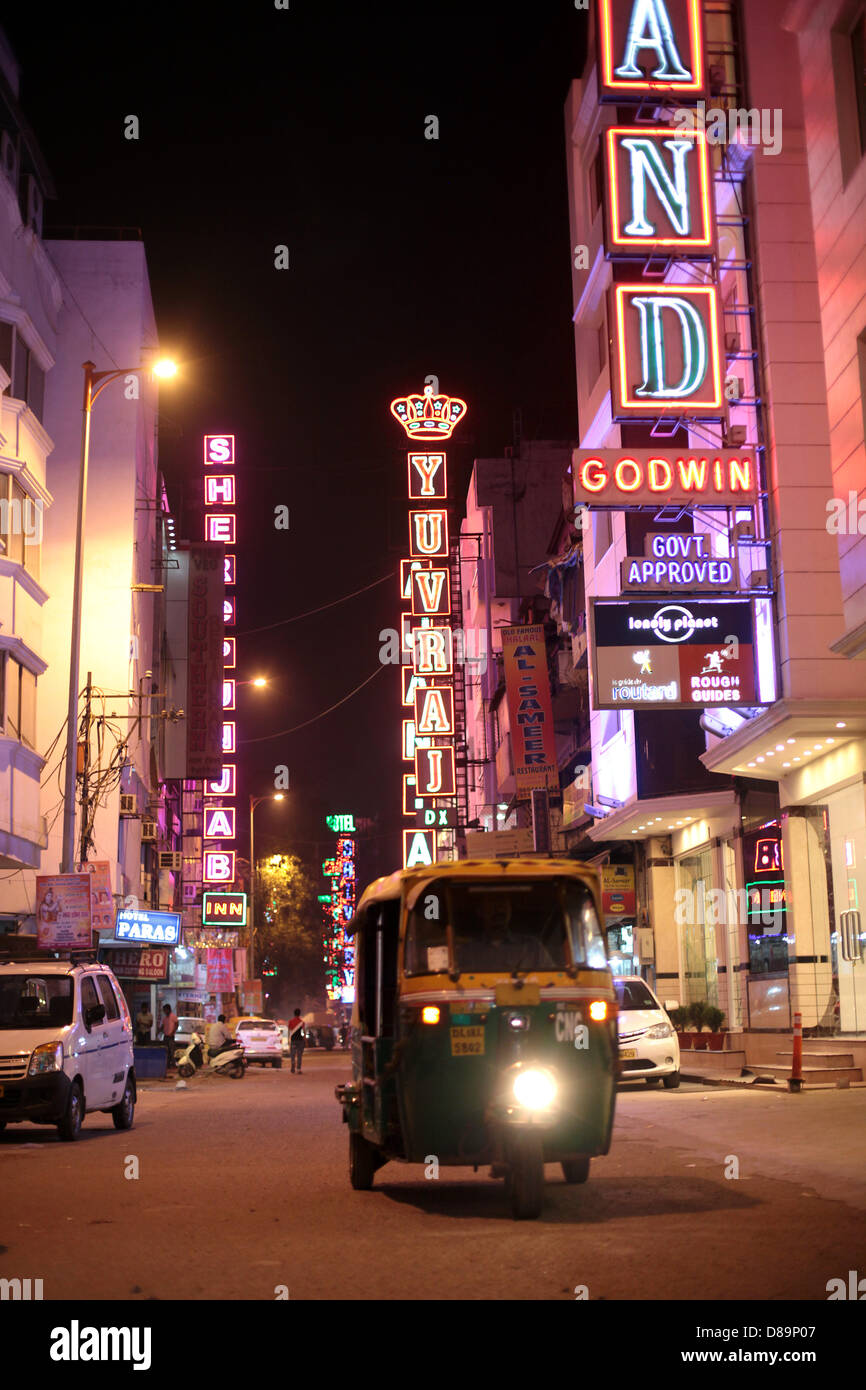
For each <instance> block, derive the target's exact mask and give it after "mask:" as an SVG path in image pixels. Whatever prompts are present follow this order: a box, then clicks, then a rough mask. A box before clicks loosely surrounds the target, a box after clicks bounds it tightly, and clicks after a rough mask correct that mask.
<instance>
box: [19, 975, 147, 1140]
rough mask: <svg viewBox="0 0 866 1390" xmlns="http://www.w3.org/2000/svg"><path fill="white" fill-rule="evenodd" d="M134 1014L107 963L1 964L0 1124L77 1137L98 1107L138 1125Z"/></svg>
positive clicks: (123, 1125) (117, 1121)
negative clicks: (28, 1124) (45, 1127)
mask: <svg viewBox="0 0 866 1390" xmlns="http://www.w3.org/2000/svg"><path fill="white" fill-rule="evenodd" d="M135 1100H136V1087H135V1069H134V1062H133V1050H132V1019H131V1018H130V1015H129V1009H128V1008H127V1004H126V1000H125V999H124V997H123V993H122V991H121V988H120V986H119V985H118V983H117V981H116V980H115V978H114V975H113V974H112V972H111V970H109V968H108V966H107V965H97V964H96V963H95V962H94V963H89V964H87V965H73V964H72V963H71V962H70V961H62V960H54V959H53V958H50V959H47V960H29V959H28V960H11V961H4V962H3V963H2V964H0V1129H5V1127H6V1125H7V1124H20V1123H21V1122H22V1121H25V1120H29V1121H31V1122H32V1123H33V1124H39V1125H56V1126H57V1129H58V1131H59V1133H60V1137H61V1139H77V1138H78V1136H79V1134H80V1133H81V1122H82V1120H83V1119H84V1116H85V1115H86V1114H87V1113H88V1111H91V1110H102V1111H104V1112H105V1114H107V1115H110V1116H111V1118H112V1119H113V1120H114V1125H115V1128H116V1129H131V1128H132V1122H133V1116H134V1113H135Z"/></svg>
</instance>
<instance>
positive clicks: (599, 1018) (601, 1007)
mask: <svg viewBox="0 0 866 1390" xmlns="http://www.w3.org/2000/svg"><path fill="white" fill-rule="evenodd" d="M589 1016H590V1018H591V1019H592V1020H593V1022H595V1023H604V1020H605V1019H606V1018H607V1004H606V1003H605V1001H604V999H593V1001H592V1003H591V1004H590V1006H589Z"/></svg>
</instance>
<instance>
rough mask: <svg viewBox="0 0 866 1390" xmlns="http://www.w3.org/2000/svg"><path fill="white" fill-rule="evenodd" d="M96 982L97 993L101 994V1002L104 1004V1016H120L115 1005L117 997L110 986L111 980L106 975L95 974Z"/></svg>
mask: <svg viewBox="0 0 866 1390" xmlns="http://www.w3.org/2000/svg"><path fill="white" fill-rule="evenodd" d="M96 983H97V986H98V987H99V993H100V994H101V995H102V1002H103V1004H104V1005H105V1017H106V1018H120V1010H119V1009H118V1007H117V999H116V997H115V993H114V990H113V989H112V988H111V981H110V980H109V978H108V976H107V975H97V977H96Z"/></svg>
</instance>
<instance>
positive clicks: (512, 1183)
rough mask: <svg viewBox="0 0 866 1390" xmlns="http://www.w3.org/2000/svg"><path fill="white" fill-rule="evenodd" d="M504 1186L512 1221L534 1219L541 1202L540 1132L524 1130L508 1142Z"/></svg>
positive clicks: (542, 1188) (542, 1195) (542, 1177)
mask: <svg viewBox="0 0 866 1390" xmlns="http://www.w3.org/2000/svg"><path fill="white" fill-rule="evenodd" d="M507 1159H508V1173H507V1175H506V1178H505V1190H506V1192H507V1193H508V1197H509V1200H510V1202H511V1215H512V1216H513V1218H514V1220H515V1221H534V1220H535V1219H536V1218H537V1217H539V1216H540V1215H541V1208H542V1206H543V1205H544V1146H543V1143H542V1139H541V1135H540V1134H535V1133H533V1132H532V1130H526V1131H524V1132H523V1133H518V1134H515V1135H513V1136H512V1138H511V1140H510V1142H509V1145H508V1154H507Z"/></svg>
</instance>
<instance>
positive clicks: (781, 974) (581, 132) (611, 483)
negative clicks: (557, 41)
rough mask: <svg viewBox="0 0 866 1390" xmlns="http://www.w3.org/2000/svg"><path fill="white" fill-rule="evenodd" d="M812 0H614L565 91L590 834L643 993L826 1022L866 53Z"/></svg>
mask: <svg viewBox="0 0 866 1390" xmlns="http://www.w3.org/2000/svg"><path fill="white" fill-rule="evenodd" d="M832 8H833V7H832V6H830V7H819V9H820V14H819V12H818V11H816V10H813V9H809V10H806V8H805V7H800V6H788V5H786V4H784V3H774V2H773V0H767V3H763V4H761V5H760V6H754V5H752V6H749V5H740V4H736V3H731V4H726V3H723V4H716V3H713V4H707V5H705V6H700V5H699V4H697V3H694V4H692V3H685V0H684V2H683V3H681V4H680V3H678V4H673V3H672V4H671V5H670V6H668V7H665V6H664V5H663V4H662V3H661V0H659V3H658V4H655V5H651V6H649V7H643V9H641V7H636V6H634V5H632V4H630V3H620V0H602V2H601V3H600V4H599V5H598V6H597V7H596V10H595V13H594V18H593V24H594V27H595V33H594V36H593V39H594V41H593V42H591V44H590V49H589V56H588V59H587V64H586V68H585V71H584V73H583V75H582V77H581V78H580V80H579V81H577V82H575V83H574V84H573V87H572V90H571V92H570V94H569V99H568V102H567V106H566V130H567V138H568V160H569V203H570V209H571V237H572V245H573V247H574V248H575V255H574V264H575V270H574V304H575V313H574V322H575V344H576V359H577V382H578V401H579V416H580V422H581V447H580V449H578V450H576V451H575V455H574V462H573V485H574V500H575V503H576V505H577V506H578V507H579V508H581V509H583V510H582V512H581V519H582V523H583V525H582V535H583V552H584V573H585V581H586V595H587V600H588V608H589V613H590V623H589V628H590V660H591V669H592V676H591V680H592V706H593V713H592V719H591V738H592V777H593V786H592V805H593V807H594V809H595V810H596V811H597V812H598V814H597V816H595V817H594V823H593V825H592V828H591V829H590V830H589V838H590V839H591V840H592V841H593V842H595V843H596V844H597V845H598V846H599V849H600V850H605V849H607V850H608V851H609V852H610V854H611V856H613V855H614V854H615V853H617V852H621V851H623V850H624V849H625V847H626V846H628V845H629V843H630V842H631V843H633V844H634V845H635V846H636V851H635V855H636V861H637V897H638V902H637V927H638V931H637V932H636V934H635V940H636V944H637V949H636V950H635V952H634V958H633V961H632V963H631V964H632V968H634V969H641V970H642V971H643V973H645V974H646V975H647V976H648V977H649V978H650V979H651V981H652V982H654V983H655V985H656V987H657V989H658V991H659V993H660V994H661V995H662V997H663V998H665V999H666V1000H676V1001H678V1002H683V1003H688V1002H691V1001H697V1000H701V999H706V1000H708V1001H709V1002H710V1003H714V1004H718V1005H719V1006H720V1007H721V1008H722V1009H723V1010H724V1011H725V1013H726V1015H727V1018H728V1025H729V1027H731V1028H733V1029H737V1028H741V1029H750V1030H754V1031H761V1030H767V1031H772V1030H774V1029H782V1030H784V1029H788V1028H789V1027H790V1026H791V1023H792V1019H793V1013H794V1012H795V1011H797V1012H799V1013H801V1015H802V1019H803V1025H804V1027H805V1028H806V1029H807V1030H810V1031H811V1032H813V1033H815V1034H833V1033H836V1032H839V1031H842V1032H850V1033H859V1032H862V1031H864V1029H866V1013H864V1003H866V979H864V975H866V966H864V963H863V955H864V944H866V943H864V937H863V933H862V931H861V928H860V919H859V907H858V903H859V900H860V896H861V894H862V888H863V884H862V876H863V874H864V872H866V844H864V837H863V825H864V777H863V774H864V767H866V764H864V752H866V745H864V741H863V736H864V733H866V699H864V696H866V689H864V681H863V674H862V673H863V667H862V666H858V663H857V661H856V659H854V658H855V657H856V655H857V653H858V651H860V650H862V634H861V635H860V636H859V637H858V628H859V627H860V625H861V624H862V621H863V612H862V603H863V592H864V590H863V573H862V567H863V551H862V548H861V545H860V542H859V541H858V539H857V538H853V537H851V536H850V535H848V536H846V537H844V538H842V537H839V536H837V535H834V534H833V533H832V529H831V528H830V527H829V526H828V517H829V515H830V510H831V508H830V504H831V501H832V499H833V498H836V497H838V496H839V495H840V494H841V495H844V496H845V497H846V505H847V498H848V491H851V490H853V491H854V492H855V493H856V492H858V491H859V490H862V486H863V408H862V382H861V380H860V377H859V371H860V368H859V362H860V353H861V351H862V346H861V345H860V344H859V340H858V335H859V333H860V332H861V331H862V325H857V324H856V322H855V321H856V313H855V315H854V316H853V318H852V317H851V316H850V306H851V304H852V303H856V302H858V301H862V297H863V296H862V291H861V290H860V288H859V287H858V282H857V280H856V276H857V273H858V272H857V265H858V260H857V257H858V253H859V251H860V246H859V245H857V244H856V236H857V209H858V207H859V205H860V203H861V202H862V198H861V193H860V190H862V188H863V178H862V166H861V164H860V162H859V156H858V157H857V158H856V159H854V155H855V154H856V150H854V152H853V153H851V152H850V151H849V158H850V159H851V160H853V163H851V164H850V165H849V166H845V163H844V161H845V158H846V156H845V150H846V148H848V147H849V146H850V145H851V139H852V130H851V129H849V130H848V131H847V133H846V132H845V131H844V130H843V129H842V125H841V124H840V121H841V122H842V124H844V122H845V121H846V120H847V121H849V122H850V120H851V119H852V115H851V113H852V111H853V112H855V113H856V112H857V111H858V109H859V108H858V101H861V100H862V91H860V90H859V89H857V90H855V88H856V82H855V78H854V74H855V72H857V73H860V76H861V78H862V62H861V63H860V67H859V69H858V68H857V67H856V52H857V47H856V45H857V43H858V42H859V38H858V37H857V36H858V35H859V32H860V31H859V30H858V28H857V22H858V21H857V19H856V16H854V17H853V18H852V16H851V15H848V14H847V11H846V16H845V28H844V32H838V31H835V36H834V31H833V29H832V26H833V24H837V25H839V24H840V23H841V19H840V15H835V16H831V15H829V13H828V14H825V13H824V10H825V9H828V10H829V9H832ZM637 10H640V13H641V14H642V15H643V17H644V20H645V21H646V22H645V23H644V22H638V19H639V16H638V17H637V18H636V11H637ZM663 10H664V12H665V15H666V17H667V20H668V22H669V25H668V27H665V25H664V24H662V25H661V26H660V27H659V25H658V24H657V23H656V21H657V20H658V19H659V16H660V15H661V12H662V11H663ZM840 14H841V10H840ZM647 15H649V16H650V20H647ZM843 40H844V43H843ZM845 45H847V48H845V52H844V53H843V51H842V50H843V47H844V46H845ZM810 64H811V67H810ZM834 64H835V66H834ZM843 78H844V80H843ZM825 79H826V80H825ZM846 83H847V87H846ZM861 85H862V81H861ZM843 89H844V90H843ZM845 91H847V93H848V96H847V98H846V97H845ZM840 92H841V93H842V94H841V95H840ZM846 101H847V105H846ZM852 103H853V106H852ZM846 112H847V115H846ZM831 118H832V119H831ZM861 128H862V127H861ZM840 151H841V155H840ZM846 167H847V178H846ZM858 171H859V173H858ZM834 180H835V182H834ZM861 222H862V219H861ZM846 270H847V273H848V275H849V283H848V289H847V293H846V291H845V290H843V289H841V285H842V283H843V280H844V275H845V273H846ZM834 295H838V297H835V298H834ZM678 373H679V374H678ZM843 378H844V379H843ZM689 460H691V461H692V462H691V465H690V464H689ZM702 460H703V464H702V462H701V461H702ZM695 461H697V463H696V462H695ZM695 468H697V472H695V471H694V469H695ZM858 478H859V484H858V482H857V479H858ZM843 484H844V488H845V489H846V491H844V492H843V491H842V488H843ZM617 504H618V505H617ZM673 557H676V558H673ZM678 615H680V616H678ZM678 629H679V630H678ZM701 629H705V630H706V631H702V630H701ZM632 633H634V634H635V635H634V636H632ZM638 634H639V635H638ZM674 634H675V635H674ZM716 634H718V636H717V638H716V640H715V642H712V641H708V640H707V638H709V637H711V636H712V637H715V635H716ZM641 639H642V640H641ZM698 661H699V662H700V663H701V665H700V666H697V665H696V664H695V663H696V662H698ZM666 704H667V705H668V706H669V707H668V708H665V705H666ZM599 803H600V804H599Z"/></svg>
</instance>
